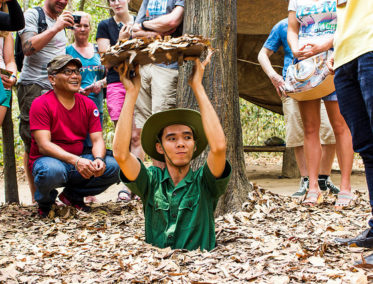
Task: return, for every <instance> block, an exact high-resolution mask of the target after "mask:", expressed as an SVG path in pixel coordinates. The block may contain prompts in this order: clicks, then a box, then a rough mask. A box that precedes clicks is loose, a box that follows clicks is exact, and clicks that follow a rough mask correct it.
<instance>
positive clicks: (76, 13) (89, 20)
mask: <svg viewBox="0 0 373 284" xmlns="http://www.w3.org/2000/svg"><path fill="white" fill-rule="evenodd" d="M73 14H74V15H78V16H81V17H82V18H83V17H87V18H88V22H89V26H90V27H91V26H92V17H91V15H90V14H88V13H86V12H83V11H76V12H74V13H73Z"/></svg>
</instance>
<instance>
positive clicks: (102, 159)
mask: <svg viewBox="0 0 373 284" xmlns="http://www.w3.org/2000/svg"><path fill="white" fill-rule="evenodd" d="M97 159H99V160H101V161H103V162H104V164H105V166H106V162H105V159H104V158H101V157H95V160H97Z"/></svg>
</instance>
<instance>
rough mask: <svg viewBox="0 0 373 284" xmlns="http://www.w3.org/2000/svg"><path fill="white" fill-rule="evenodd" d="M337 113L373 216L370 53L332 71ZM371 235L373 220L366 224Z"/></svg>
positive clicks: (372, 59)
mask: <svg viewBox="0 0 373 284" xmlns="http://www.w3.org/2000/svg"><path fill="white" fill-rule="evenodd" d="M334 83H335V88H336V91H337V96H338V104H339V109H340V110H341V114H342V115H343V117H344V119H345V120H346V123H347V125H348V127H349V128H350V131H351V134H352V143H353V147H354V150H355V152H358V153H359V154H360V156H361V157H362V159H363V162H364V165H365V176H366V180H367V184H368V190H369V199H370V206H371V207H372V213H373V52H368V53H365V54H363V55H361V56H359V57H358V58H356V59H354V60H353V61H351V62H349V63H346V64H344V65H342V66H341V67H339V68H338V69H337V70H336V71H335V77H334ZM369 226H370V227H371V231H372V233H373V220H372V219H371V220H370V221H369Z"/></svg>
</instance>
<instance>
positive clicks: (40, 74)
mask: <svg viewBox="0 0 373 284" xmlns="http://www.w3.org/2000/svg"><path fill="white" fill-rule="evenodd" d="M45 18H46V21H47V24H48V29H50V28H51V27H53V25H54V24H55V23H56V20H53V19H52V18H50V17H48V16H47V15H45ZM38 20H39V14H38V11H37V10H36V9H28V10H27V11H26V12H25V28H24V29H23V30H21V31H19V32H18V33H19V34H20V35H22V34H23V33H25V32H35V33H36V34H37V33H38ZM66 43H67V38H66V34H65V31H64V30H61V31H60V32H58V33H57V34H56V35H55V36H54V37H53V38H52V40H51V41H50V42H49V43H47V45H46V46H44V48H43V49H41V50H40V51H38V52H36V53H34V54H33V55H31V56H25V59H24V61H23V67H22V72H21V76H20V79H19V83H21V84H23V85H29V84H38V85H40V86H41V87H43V88H44V89H47V90H48V89H51V85H50V83H49V80H48V73H47V64H48V62H49V61H51V60H52V59H53V58H54V57H55V56H57V55H61V54H65V48H66Z"/></svg>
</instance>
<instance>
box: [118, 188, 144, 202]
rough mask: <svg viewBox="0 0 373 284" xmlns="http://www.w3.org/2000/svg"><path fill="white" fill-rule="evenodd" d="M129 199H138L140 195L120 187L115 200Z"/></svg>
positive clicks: (124, 200) (126, 200)
mask: <svg viewBox="0 0 373 284" xmlns="http://www.w3.org/2000/svg"><path fill="white" fill-rule="evenodd" d="M131 200H140V197H138V196H137V195H136V194H133V193H131V192H130V191H129V190H127V189H122V190H120V191H119V192H118V198H117V201H118V202H119V201H123V202H129V201H131Z"/></svg>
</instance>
